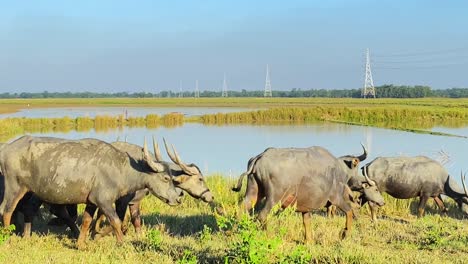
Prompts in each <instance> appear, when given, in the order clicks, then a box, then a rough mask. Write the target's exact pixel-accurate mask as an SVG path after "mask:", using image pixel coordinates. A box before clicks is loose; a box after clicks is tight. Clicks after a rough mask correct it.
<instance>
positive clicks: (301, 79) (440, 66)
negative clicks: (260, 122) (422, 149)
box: [0, 0, 468, 92]
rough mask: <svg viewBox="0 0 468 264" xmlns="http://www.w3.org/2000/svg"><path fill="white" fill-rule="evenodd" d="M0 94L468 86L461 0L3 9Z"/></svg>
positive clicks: (68, 4)
mask: <svg viewBox="0 0 468 264" xmlns="http://www.w3.org/2000/svg"><path fill="white" fill-rule="evenodd" d="M0 6H1V9H0V92H23V91H27V92H41V91H44V90H48V91H99V92H115V91H128V92H137V91H150V92H157V91H161V90H167V89H172V90H179V84H180V82H182V89H183V90H193V89H194V86H195V80H196V79H198V80H199V85H200V89H201V90H205V89H206V90H220V89H221V87H222V82H223V73H224V72H225V73H226V75H227V79H228V86H229V89H231V90H241V89H246V90H259V89H263V86H264V81H265V66H266V64H267V63H268V64H269V65H270V68H271V81H272V87H273V89H274V90H275V89H276V90H289V89H292V88H302V89H310V88H315V89H319V88H325V89H347V88H360V87H361V86H362V85H363V82H364V51H365V49H366V48H370V50H371V57H372V66H373V75H374V82H375V84H376V85H381V84H389V83H393V84H408V85H418V84H421V85H430V86H432V87H434V88H451V87H468V77H467V76H468V17H467V14H468V2H467V1H456V0H454V1H431V0H426V1H402V0H393V1H385V0H380V1H377V0H375V1H344V0H342V1H338V0H331V1H330V0H329V1H244V0H240V1H220V0H218V1H212V0H208V1H182V0H175V1H115V0H114V1H107V0H101V1H58V0H57V1H50V0H43V1H32V0H31V1H3V0H0Z"/></svg>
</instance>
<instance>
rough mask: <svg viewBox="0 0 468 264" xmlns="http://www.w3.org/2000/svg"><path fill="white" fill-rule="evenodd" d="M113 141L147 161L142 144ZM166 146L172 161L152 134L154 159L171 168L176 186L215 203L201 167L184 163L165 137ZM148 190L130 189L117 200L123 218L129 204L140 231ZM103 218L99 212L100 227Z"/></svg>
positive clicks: (142, 161) (106, 231) (130, 154)
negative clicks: (162, 151) (142, 202)
mask: <svg viewBox="0 0 468 264" xmlns="http://www.w3.org/2000/svg"><path fill="white" fill-rule="evenodd" d="M112 145H113V146H114V147H116V148H117V149H119V150H120V151H122V152H124V153H127V154H128V155H129V156H130V157H132V158H133V159H134V160H136V161H137V162H141V163H144V162H145V157H144V155H142V152H141V147H140V146H138V145H134V144H130V143H126V142H114V143H112ZM164 146H165V148H166V152H167V154H168V156H169V157H170V159H171V160H172V162H166V161H163V159H162V155H161V152H160V150H159V146H158V144H157V142H156V141H155V140H154V138H153V148H154V153H155V155H154V157H155V160H156V161H157V162H159V163H161V164H164V166H165V168H166V169H167V170H168V173H169V174H170V175H172V179H173V182H174V185H175V186H176V188H179V189H181V190H183V191H185V192H187V193H188V194H190V195H191V196H192V197H193V198H196V199H201V200H202V201H204V202H206V203H210V204H211V203H214V200H213V199H214V198H213V195H212V193H211V191H210V189H209V188H208V187H207V186H206V183H205V180H204V178H203V175H202V173H201V172H200V169H199V168H198V167H197V166H196V165H194V164H185V163H184V162H182V160H181V158H180V156H179V154H178V153H177V151H176V150H175V148H174V146H172V150H173V151H172V152H171V151H170V150H169V148H168V146H167V143H166V141H165V140H164ZM150 155H151V153H150ZM148 193H149V190H148V189H143V190H139V191H136V192H135V193H131V194H128V195H126V196H123V197H121V198H120V199H118V200H117V201H116V203H115V208H116V211H117V214H118V215H119V217H120V219H121V220H123V219H124V217H125V212H126V210H127V206H128V208H129V210H130V217H131V221H132V224H133V226H134V227H135V230H136V232H139V231H140V227H141V220H140V202H141V200H142V199H143V198H144V197H145V196H146V195H147V194H148ZM101 220H102V218H100V216H99V215H98V221H97V223H96V227H97V228H99V223H100V221H101ZM109 231H110V230H109V229H106V230H102V231H99V233H100V234H99V236H103V235H105V234H107V233H109Z"/></svg>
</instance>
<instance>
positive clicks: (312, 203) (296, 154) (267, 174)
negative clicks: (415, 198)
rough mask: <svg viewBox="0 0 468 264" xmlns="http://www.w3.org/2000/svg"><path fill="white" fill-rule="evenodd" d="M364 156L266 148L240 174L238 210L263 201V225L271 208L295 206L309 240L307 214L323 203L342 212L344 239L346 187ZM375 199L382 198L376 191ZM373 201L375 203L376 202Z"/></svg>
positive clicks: (348, 227)
mask: <svg viewBox="0 0 468 264" xmlns="http://www.w3.org/2000/svg"><path fill="white" fill-rule="evenodd" d="M364 159H365V155H364V156H363V155H361V156H359V157H356V156H343V157H340V158H335V157H334V156H333V155H332V154H331V153H330V152H328V151H327V150H326V149H324V148H322V147H310V148H268V149H266V150H265V151H264V152H263V153H261V154H259V155H258V156H256V157H254V158H252V159H250V160H249V164H248V169H247V172H245V173H243V174H242V175H241V177H240V179H239V181H238V184H237V186H236V187H235V188H233V190H234V191H239V190H240V189H241V186H242V178H243V177H244V176H246V175H247V176H248V179H247V190H246V194H245V198H244V201H243V202H241V211H244V210H245V211H250V210H251V209H252V208H253V207H254V206H255V204H256V203H257V202H258V201H260V200H262V199H263V198H266V201H265V205H264V207H263V208H262V209H261V210H260V212H259V214H258V219H259V220H260V222H262V223H264V222H265V220H266V217H267V215H268V213H269V212H270V210H271V209H272V207H273V205H275V204H277V203H280V204H281V206H282V207H283V208H285V207H287V206H290V205H293V204H295V205H296V211H298V212H301V213H302V216H303V223H304V228H305V240H310V239H311V229H310V212H311V211H312V210H313V209H317V208H321V207H323V206H325V205H326V204H327V203H330V204H332V205H336V206H337V207H338V208H340V209H341V210H342V211H343V212H345V213H346V226H345V229H344V232H343V237H345V236H346V235H347V234H348V233H349V232H350V231H351V226H352V219H353V213H352V207H353V202H352V200H351V197H350V193H351V190H350V188H349V187H348V185H347V182H348V180H349V179H350V178H351V177H355V176H356V175H358V171H357V168H358V165H359V162H360V161H361V160H364ZM374 195H375V196H378V197H380V198H379V199H382V200H383V198H382V196H381V195H380V193H378V192H376V193H375V194H374ZM379 199H376V200H379Z"/></svg>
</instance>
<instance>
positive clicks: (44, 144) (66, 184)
mask: <svg viewBox="0 0 468 264" xmlns="http://www.w3.org/2000/svg"><path fill="white" fill-rule="evenodd" d="M142 152H143V153H144V157H145V161H146V163H145V164H146V165H147V166H148V167H149V168H151V171H148V170H144V169H142V167H141V164H140V163H138V162H136V161H135V160H133V159H132V158H131V157H129V156H128V155H127V154H126V153H123V152H121V151H119V150H118V149H116V148H115V147H113V146H112V145H110V144H108V143H105V142H103V141H100V140H96V139H82V140H65V139H58V138H50V137H31V136H23V137H21V138H19V139H17V140H15V141H13V142H11V143H9V144H8V145H6V146H4V147H3V148H2V151H1V152H0V168H1V171H2V173H3V175H4V179H5V194H4V200H3V202H2V204H1V205H0V213H1V214H2V215H3V223H4V225H5V226H8V225H10V221H11V215H12V213H13V210H14V209H15V207H16V205H17V203H18V201H19V200H20V199H21V198H22V197H23V196H24V194H25V193H27V192H29V191H31V192H33V193H34V195H36V196H37V197H39V198H40V199H41V200H43V201H45V202H48V203H53V204H64V205H66V204H80V203H85V204H86V208H85V212H84V213H83V221H82V225H81V231H80V236H79V238H78V241H77V245H78V247H81V246H83V244H84V242H85V240H86V237H87V234H88V229H89V226H90V224H91V221H92V217H93V215H94V212H95V210H96V209H97V207H99V209H101V210H102V211H103V212H104V214H105V215H106V216H107V217H108V219H109V221H110V223H111V225H112V227H113V229H114V232H115V234H116V238H117V241H118V242H121V241H122V229H121V221H120V219H119V217H118V216H117V214H116V211H115V209H114V208H113V206H112V205H113V203H114V202H115V201H116V200H117V199H119V198H120V197H122V196H124V195H126V194H128V193H132V192H135V191H137V190H141V189H144V188H148V189H149V190H150V191H151V193H152V194H153V195H155V196H156V197H158V198H160V199H161V200H162V201H164V202H166V203H167V204H169V205H177V204H179V203H180V197H179V194H178V193H177V191H176V189H175V187H174V185H173V183H172V177H171V175H169V174H168V173H167V170H166V169H165V165H163V164H161V163H158V162H155V161H153V160H152V159H151V158H150V156H149V154H148V149H147V146H146V142H145V146H144V148H143V151H142Z"/></svg>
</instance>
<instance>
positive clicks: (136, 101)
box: [0, 97, 468, 112]
mask: <svg viewBox="0 0 468 264" xmlns="http://www.w3.org/2000/svg"><path fill="white" fill-rule="evenodd" d="M321 105H322V106H323V105H334V106H337V105H340V106H350V107H354V106H361V107H364V106H365V107H372V106H408V107H429V108H440V109H443V108H447V109H450V108H465V109H466V108H468V98H460V99H452V98H421V99H388V98H385V99H358V98H314V97H311V98H252V97H246V98H243V97H242V98H221V97H218V98H58V99H52V98H47V99H0V112H12V110H13V111H14V110H17V109H19V108H41V107H47V108H49V107H70V106H77V107H79V106H86V107H89V106H93V107H94V106H103V107H105V106H138V107H154V106H158V107H159V106H161V107H164V106H171V107H173V106H194V107H197V106H205V107H221V106H223V107H253V108H258V107H275V106H281V107H283V106H284V107H286V106H293V107H294V106H306V107H308V106H321ZM10 109H12V110H10Z"/></svg>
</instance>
